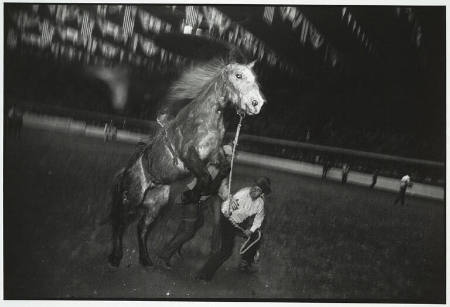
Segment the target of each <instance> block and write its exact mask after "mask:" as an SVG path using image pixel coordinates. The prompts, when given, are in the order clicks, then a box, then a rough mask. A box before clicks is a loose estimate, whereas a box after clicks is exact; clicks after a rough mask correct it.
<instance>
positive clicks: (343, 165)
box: [341, 163, 350, 183]
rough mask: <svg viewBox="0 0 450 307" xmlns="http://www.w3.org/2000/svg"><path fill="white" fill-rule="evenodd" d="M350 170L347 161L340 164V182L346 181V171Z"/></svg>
mask: <svg viewBox="0 0 450 307" xmlns="http://www.w3.org/2000/svg"><path fill="white" fill-rule="evenodd" d="M349 172H350V165H348V164H347V163H344V164H342V180H341V182H342V183H347V178H348V173H349Z"/></svg>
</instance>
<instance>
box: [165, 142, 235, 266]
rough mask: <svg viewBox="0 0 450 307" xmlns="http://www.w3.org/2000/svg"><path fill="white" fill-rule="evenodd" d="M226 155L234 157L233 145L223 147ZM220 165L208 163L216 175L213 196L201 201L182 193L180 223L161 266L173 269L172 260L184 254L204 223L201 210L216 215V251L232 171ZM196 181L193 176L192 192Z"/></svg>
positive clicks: (210, 188) (190, 187)
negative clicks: (220, 221)
mask: <svg viewBox="0 0 450 307" xmlns="http://www.w3.org/2000/svg"><path fill="white" fill-rule="evenodd" d="M222 148H223V152H224V155H225V158H226V159H227V161H228V162H230V160H231V154H232V146H231V145H229V144H227V145H224V146H223V147H222ZM218 166H219V165H218V164H215V163H210V164H209V165H208V172H209V174H210V175H211V177H212V178H213V182H212V183H211V185H210V187H209V190H210V191H211V192H212V193H211V195H202V196H201V197H200V200H199V201H197V199H196V197H190V196H189V195H190V193H187V192H185V193H182V196H181V206H182V208H181V222H180V224H179V225H178V228H177V230H176V232H175V234H174V236H173V237H172V239H170V241H169V242H168V243H167V244H166V245H165V246H164V248H163V249H162V250H161V252H160V253H159V255H158V257H159V259H158V260H159V265H161V266H163V267H164V268H166V269H170V268H171V264H170V259H171V258H172V256H173V255H174V254H175V253H177V255H178V256H179V257H181V248H182V247H183V245H184V244H185V243H186V242H187V241H189V240H190V239H192V238H193V237H194V235H195V233H196V232H197V230H198V229H199V228H201V227H202V226H203V223H204V218H203V215H202V212H201V211H202V209H204V208H211V209H212V210H213V215H214V229H213V236H212V242H211V250H212V251H214V250H217V249H218V247H217V242H218V240H217V231H218V230H217V226H218V224H219V217H220V206H221V204H222V202H223V201H224V200H225V199H227V198H228V180H227V178H228V175H229V173H230V169H229V168H222V169H220V168H219V167H218ZM196 184H197V180H196V178H194V179H193V180H192V181H191V182H190V183H189V184H188V185H187V187H188V188H189V190H188V192H189V191H192V190H193V189H194V188H195V186H196Z"/></svg>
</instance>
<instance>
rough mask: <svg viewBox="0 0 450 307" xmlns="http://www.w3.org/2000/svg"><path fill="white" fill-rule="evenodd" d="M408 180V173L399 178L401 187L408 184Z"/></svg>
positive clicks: (409, 179)
mask: <svg viewBox="0 0 450 307" xmlns="http://www.w3.org/2000/svg"><path fill="white" fill-rule="evenodd" d="M410 182H411V178H410V177H409V176H408V175H405V176H403V177H402V179H400V186H401V187H404V186H408V185H409V183H410Z"/></svg>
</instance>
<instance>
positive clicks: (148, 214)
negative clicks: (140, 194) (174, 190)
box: [137, 185, 170, 266]
mask: <svg viewBox="0 0 450 307" xmlns="http://www.w3.org/2000/svg"><path fill="white" fill-rule="evenodd" d="M169 195H170V186H169V185H163V186H159V187H155V188H152V189H150V190H149V191H147V193H146V194H145V197H144V200H143V202H142V207H143V209H144V214H143V215H142V217H141V219H140V221H139V223H138V228H137V234H138V243H139V262H140V263H141V264H142V265H144V266H151V265H153V262H152V261H151V259H150V257H149V255H148V249H147V237H148V234H149V232H150V229H151V226H152V225H153V222H154V221H155V219H156V218H157V217H158V214H159V212H160V210H161V208H162V207H164V206H165V205H166V204H167V203H168V201H169Z"/></svg>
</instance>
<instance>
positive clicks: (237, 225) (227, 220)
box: [196, 177, 271, 281]
mask: <svg viewBox="0 0 450 307" xmlns="http://www.w3.org/2000/svg"><path fill="white" fill-rule="evenodd" d="M270 193H271V188H270V179H269V178H267V177H260V178H258V179H257V180H256V181H255V183H254V185H252V186H250V187H245V188H242V189H241V190H239V191H238V192H236V193H235V194H234V195H233V197H232V198H231V200H226V201H224V202H223V203H222V209H221V212H222V215H221V217H220V228H219V229H220V239H221V247H220V250H219V251H217V252H214V253H213V254H212V255H211V256H210V257H209V259H208V261H207V262H206V263H205V265H204V266H203V267H202V269H201V270H200V272H199V273H198V274H197V277H196V278H197V279H200V280H206V281H208V280H211V279H212V277H213V276H214V273H215V272H216V271H217V270H218V269H219V267H220V266H221V265H222V264H223V263H224V262H225V261H226V260H227V259H228V258H229V257H230V256H231V254H232V251H233V247H234V238H235V236H236V235H237V234H244V235H245V236H246V237H247V238H248V239H247V242H245V244H244V245H243V246H242V248H241V261H240V263H239V270H240V271H243V272H254V269H253V267H252V264H253V262H254V259H255V255H256V253H257V251H258V248H259V246H260V244H261V237H262V234H261V231H260V228H261V225H262V223H263V221H264V197H265V196H266V195H268V194H270ZM250 217H254V219H253V223H252V225H251V227H250V228H247V227H245V226H244V224H245V221H246V220H247V219H248V218H250Z"/></svg>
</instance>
